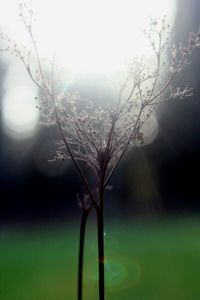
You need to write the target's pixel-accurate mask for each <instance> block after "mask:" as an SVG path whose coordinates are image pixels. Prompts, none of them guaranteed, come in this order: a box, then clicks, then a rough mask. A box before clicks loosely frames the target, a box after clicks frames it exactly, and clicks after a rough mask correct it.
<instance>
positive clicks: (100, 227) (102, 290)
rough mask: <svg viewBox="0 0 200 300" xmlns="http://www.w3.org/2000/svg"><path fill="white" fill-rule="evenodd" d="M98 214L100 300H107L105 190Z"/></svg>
mask: <svg viewBox="0 0 200 300" xmlns="http://www.w3.org/2000/svg"><path fill="white" fill-rule="evenodd" d="M96 213H97V234H98V264H99V300H105V276H104V212H103V190H102V192H100V203H99V206H98V209H97V210H96Z"/></svg>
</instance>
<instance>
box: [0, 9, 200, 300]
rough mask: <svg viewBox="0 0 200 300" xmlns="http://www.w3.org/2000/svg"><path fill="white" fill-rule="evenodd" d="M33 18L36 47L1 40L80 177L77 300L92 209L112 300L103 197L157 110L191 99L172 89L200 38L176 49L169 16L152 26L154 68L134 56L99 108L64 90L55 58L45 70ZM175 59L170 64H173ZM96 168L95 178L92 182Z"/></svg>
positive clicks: (28, 17)
mask: <svg viewBox="0 0 200 300" xmlns="http://www.w3.org/2000/svg"><path fill="white" fill-rule="evenodd" d="M32 16H33V12H32V11H31V10H29V8H28V7H27V6H26V4H21V5H20V17H21V20H22V22H23V23H24V26H25V28H26V31H27V32H28V35H29V38H30V40H31V48H30V49H28V50H26V49H25V50H24V49H23V50H21V49H20V46H18V44H17V43H16V42H15V41H11V40H10V39H9V38H8V37H7V36H6V35H4V34H2V35H1V37H2V39H5V40H6V43H7V46H6V48H5V49H2V51H8V52H9V53H11V54H12V55H15V56H17V57H18V58H19V59H20V60H21V62H22V64H23V66H24V68H25V70H26V71H27V73H28V75H29V76H30V78H31V80H32V81H33V83H34V84H35V85H36V86H37V87H38V88H39V91H40V93H39V96H37V97H36V100H37V103H38V104H37V107H38V109H39V110H40V112H41V121H42V123H43V124H44V125H46V126H48V127H51V126H57V127H58V129H59V133H60V141H59V142H58V143H57V150H56V153H55V157H54V158H53V159H52V161H54V160H67V159H71V161H72V162H73V164H74V167H75V168H76V170H77V172H78V173H79V175H80V177H81V179H82V182H83V185H84V193H83V195H81V196H79V204H80V207H81V209H82V219H81V227H80V248H79V272H78V274H79V275H78V300H81V299H82V272H83V252H84V239H85V226H86V221H87V218H88V215H89V213H90V211H91V209H92V208H93V209H94V210H95V212H96V217H97V235H98V263H99V299H100V300H104V299H105V285H104V282H105V280H104V192H105V189H106V187H107V185H108V182H109V180H110V178H111V176H112V174H113V173H114V172H115V170H116V168H117V166H118V164H119V162H120V161H121V159H122V158H123V156H124V154H125V153H126V152H127V150H128V149H130V148H132V147H134V146H136V145H137V144H138V143H143V142H144V134H143V126H144V124H145V122H146V121H147V119H148V118H149V117H150V116H151V115H152V113H153V112H154V110H155V109H156V108H157V106H158V105H159V104H161V103H163V102H166V101H168V100H171V99H182V98H185V97H190V96H192V89H191V88H190V87H188V86H187V85H186V86H185V87H184V88H183V89H181V88H180V87H177V88H173V87H172V82H173V80H174V78H175V77H176V76H177V74H179V73H180V72H181V71H182V70H183V69H184V68H185V67H187V66H188V64H189V63H190V57H191V53H192V50H193V49H194V48H197V47H200V32H198V33H197V34H195V33H191V35H190V38H189V41H188V44H187V45H186V46H185V47H182V46H176V45H175V44H172V45H171V43H170V39H171V38H170V37H171V29H170V26H169V25H168V24H167V22H166V18H163V19H160V20H155V19H151V20H150V25H149V28H148V29H147V30H145V31H144V32H143V33H144V34H145V35H146V37H147V39H148V40H149V43H150V45H151V48H152V50H153V53H154V65H153V67H152V65H151V66H150V65H149V64H148V62H147V61H146V60H145V59H144V58H134V59H133V60H131V61H130V62H129V63H128V64H127V66H126V78H125V79H124V82H123V83H122V84H121V86H120V88H119V89H118V90H117V92H116V95H115V99H114V100H113V101H110V102H109V103H106V104H101V105H97V103H95V101H90V100H87V99H83V98H82V97H81V96H79V95H78V94H77V93H76V92H71V93H67V92H63V88H62V83H61V81H60V79H59V75H60V74H59V72H58V69H57V66H56V59H55V56H53V58H52V59H51V60H49V68H48V71H46V67H45V66H44V63H43V60H42V58H41V56H40V52H39V49H38V45H37V42H36V40H35V37H34V33H33V26H32ZM166 53H169V59H168V60H167V59H166ZM49 69H50V71H49ZM88 168H89V169H90V173H91V174H92V176H93V178H94V180H93V181H92V183H91V182H90V180H89V177H88V173H87V170H88Z"/></svg>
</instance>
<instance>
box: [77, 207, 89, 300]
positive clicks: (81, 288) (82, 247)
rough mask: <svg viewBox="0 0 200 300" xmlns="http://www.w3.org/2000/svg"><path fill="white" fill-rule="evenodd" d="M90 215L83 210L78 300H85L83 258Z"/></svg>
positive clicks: (87, 211)
mask: <svg viewBox="0 0 200 300" xmlns="http://www.w3.org/2000/svg"><path fill="white" fill-rule="evenodd" d="M88 215H89V210H85V209H83V210H82V216H81V224H80V236H79V260H78V296H77V299H78V300H82V299H83V258H84V242H85V228H86V222H87V218H88Z"/></svg>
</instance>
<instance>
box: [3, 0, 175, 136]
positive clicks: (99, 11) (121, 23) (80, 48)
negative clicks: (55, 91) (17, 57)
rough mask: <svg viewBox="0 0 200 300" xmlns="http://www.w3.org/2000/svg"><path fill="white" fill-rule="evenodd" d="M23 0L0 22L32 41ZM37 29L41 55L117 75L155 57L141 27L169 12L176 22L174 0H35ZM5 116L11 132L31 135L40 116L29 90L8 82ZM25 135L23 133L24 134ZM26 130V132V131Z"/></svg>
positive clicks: (7, 7)
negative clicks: (131, 61) (132, 61)
mask: <svg viewBox="0 0 200 300" xmlns="http://www.w3.org/2000/svg"><path fill="white" fill-rule="evenodd" d="M19 2H21V1H17V0H7V1H5V3H4V5H3V6H4V9H3V10H1V11H0V26H1V29H2V30H3V31H4V32H5V31H7V32H8V35H10V36H11V37H13V38H14V39H15V40H17V41H19V43H22V44H24V45H27V33H26V32H25V29H24V26H23V24H21V23H20V21H19V18H18V15H17V8H18V5H19ZM31 6H32V8H33V10H34V16H35V20H34V24H33V31H34V35H35V38H36V40H37V43H38V48H39V51H40V54H41V55H42V56H44V57H48V56H49V57H51V56H52V53H53V52H55V53H56V59H57V63H58V64H59V65H61V66H66V67H68V69H69V70H71V72H72V73H75V74H77V73H88V72H93V73H94V72H95V73H96V72H97V73H113V72H115V71H117V70H118V69H120V67H122V66H123V64H124V62H125V60H126V59H128V58H130V57H131V58H132V57H134V56H137V55H141V54H145V55H149V56H150V55H151V54H150V53H151V52H150V48H149V46H148V44H147V42H146V39H145V37H144V36H143V34H142V33H141V31H140V29H142V28H145V27H146V25H147V24H148V17H149V16H150V15H151V16H153V17H162V16H163V15H165V14H166V15H167V16H168V21H169V22H170V23H171V24H172V23H173V18H174V15H175V1H174V0H162V1H161V0H137V1H136V0H118V1H116V0H101V1H99V0H51V1H41V0H32V1H31ZM8 88H9V90H7V92H6V95H5V98H4V101H3V103H4V109H3V118H4V122H5V125H6V127H7V128H8V130H9V132H15V133H16V134H18V136H19V137H20V136H23V134H24V136H26V135H27V133H28V132H29V133H30V132H32V131H33V129H34V127H35V126H36V124H37V122H36V120H37V118H38V115H37V114H36V113H35V108H34V105H33V103H32V102H31V99H33V98H34V97H32V98H31V99H30V94H32V91H28V89H29V88H27V89H26V87H23V88H21V87H19V88H17V90H16V86H14V85H12V84H11V85H10V84H9V85H8V87H6V86H5V89H8ZM20 133H21V135H20ZM22 133H23V134H22Z"/></svg>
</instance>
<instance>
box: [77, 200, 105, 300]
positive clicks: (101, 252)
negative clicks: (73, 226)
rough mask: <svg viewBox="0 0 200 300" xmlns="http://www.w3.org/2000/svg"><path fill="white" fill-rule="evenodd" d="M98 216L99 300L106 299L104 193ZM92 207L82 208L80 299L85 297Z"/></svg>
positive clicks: (97, 211)
mask: <svg viewBox="0 0 200 300" xmlns="http://www.w3.org/2000/svg"><path fill="white" fill-rule="evenodd" d="M95 210H96V218H97V237H98V238H97V241H98V269H99V300H105V276H104V209H103V195H102V196H101V199H100V204H99V206H98V207H96V208H95ZM90 211H91V209H84V208H82V216H81V223H80V237H79V261H78V298H77V299H78V300H82V299H83V269H84V268H83V260H84V243H85V231H86V224H87V219H88V216H89V213H90Z"/></svg>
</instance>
